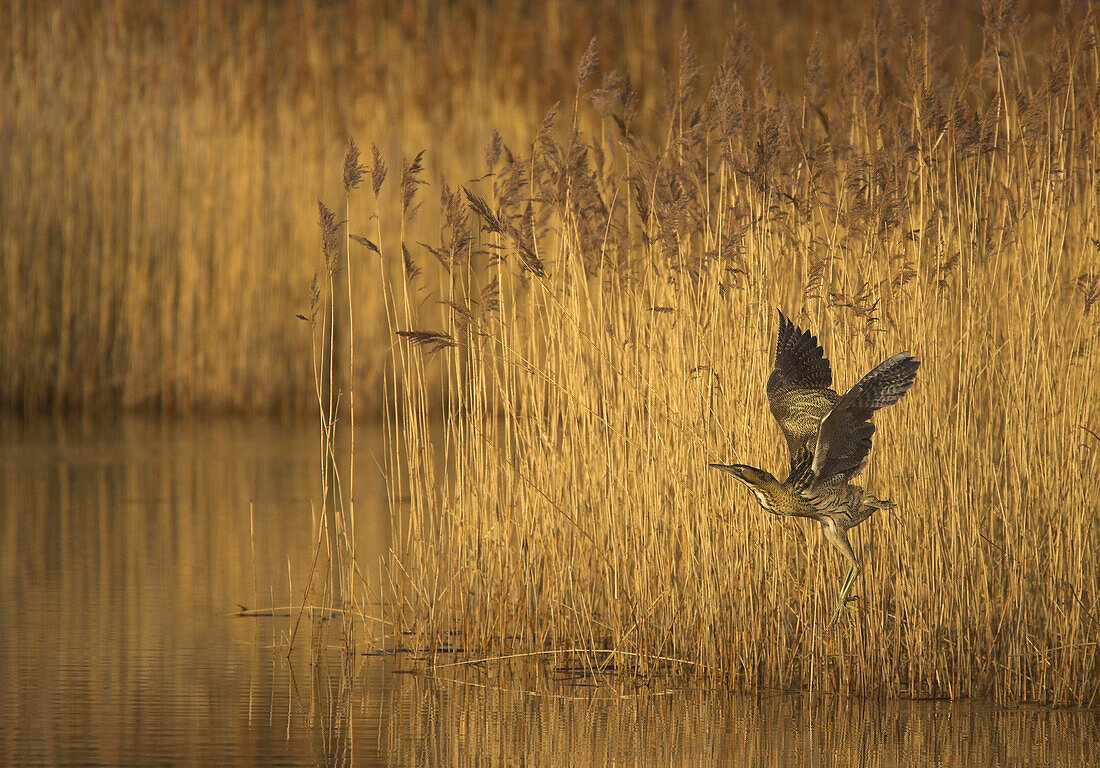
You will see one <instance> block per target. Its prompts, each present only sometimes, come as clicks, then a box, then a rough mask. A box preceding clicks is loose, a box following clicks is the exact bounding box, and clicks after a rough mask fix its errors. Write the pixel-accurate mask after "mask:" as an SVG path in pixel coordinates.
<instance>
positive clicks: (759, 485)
mask: <svg viewBox="0 0 1100 768" xmlns="http://www.w3.org/2000/svg"><path fill="white" fill-rule="evenodd" d="M919 367H920V361H919V360H917V359H916V358H915V357H913V356H912V355H911V354H909V353H908V352H901V353H900V354H897V355H894V356H893V357H891V358H889V359H888V360H885V361H884V362H882V363H879V364H878V365H877V366H875V368H873V369H872V370H871V371H870V373H868V374H867V375H866V376H864V377H863V378H862V379H860V380H859V381H857V382H856V384H855V386H853V387H852V388H851V389H849V390H848V391H847V392H846V393H844V395H843V396H842V395H838V394H837V393H836V392H835V391H833V390H832V389H831V387H832V384H833V373H832V369H831V368H830V366H829V360H828V358H826V357H825V353H824V351H823V350H822V349H821V347H820V345H818V343H817V338H816V337H815V336H812V335H811V334H810V332H809V331H803V330H802V329H801V328H799V327H798V326H796V325H795V324H794V323H792V322H791V321H790V320H788V319H787V318H786V317H784V316H783V312H782V311H780V313H779V338H778V340H777V342H776V346H775V365H774V366H773V370H772V373H771V376H769V377H768V404H769V405H770V406H771V411H772V414H773V415H774V416H775V419H776V421H778V422H779V428H780V429H781V430H782V431H783V435H784V437H786V438H787V448H788V450H789V451H790V455H791V466H790V472H789V473H788V474H787V479H786V480H784V481H783V482H782V483H781V482H779V481H778V480H777V479H776V478H775V477H773V476H772V475H771V474H770V473H768V472H765V471H764V470H762V469H757V468H756V467H750V466H746V465H744V464H711V465H710V466H712V467H714V468H715V469H720V470H722V471H723V472H728V473H729V474H731V475H733V476H734V477H736V478H737V479H738V480H740V481H741V482H742V483H744V484H745V485H747V486H748V487H749V490H750V491H752V492H753V494H754V495H755V496H756V499H757V501H759V502H760V506H762V507H763V508H764V509H765V510H767V511H768V512H771V513H772V514H775V515H789V516H793V517H808V518H812V519H814V520H817V521H818V522H819V523H820V524H821V532H822V533H823V534H824V535H825V540H826V541H828V542H829V543H830V544H832V545H833V546H834V547H836V549H837V551H839V552H840V554H841V555H843V556H844V558H845V559H846V560H847V561H848V563H849V567H848V574H847V576H845V577H844V582H843V584H842V585H841V587H840V600H839V602H838V603H837V606H836V610H835V611H834V612H833V617H832V620H831V621H830V622H829V627H830V628H832V627H833V626H834V625H835V624H836V622H837V620H838V619H839V618H840V615H841V613H842V612H843V610H844V606H845V605H847V604H848V594H849V593H850V592H851V590H852V585H853V584H854V583H855V580H856V577H858V576H859V571H860V565H859V560H857V559H856V556H855V553H854V552H852V545H851V544H850V543H849V542H848V529H850V528H853V527H855V526H857V525H859V524H860V523H862V522H863V521H864V520H866V519H867V518H868V517H870V516H871V513H872V512H874V511H875V510H876V509H888V508H890V507H893V506H894V503H893V502H891V501H884V500H882V499H877V498H875V497H874V496H872V495H871V494H870V493H868V492H867V491H865V490H863V489H862V488H860V487H859V486H857V485H853V484H852V483H850V482H849V481H850V480H851V479H852V478H853V477H855V476H856V475H858V474H859V473H860V471H861V470H862V469H863V465H864V464H865V463H866V462H867V454H868V453H869V452H870V450H871V436H872V435H873V434H874V433H875V425H874V424H872V423H871V416H872V414H874V412H875V411H877V410H878V409H879V408H885V407H886V406H888V405H893V404H894V403H896V402H897V401H898V400H899V399H901V396H902V395H904V394H905V392H906V391H907V390H908V389H909V387H911V386H912V385H913V379H914V378H916V375H917V368H919Z"/></svg>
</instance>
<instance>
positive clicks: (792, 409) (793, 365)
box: [767, 310, 837, 470]
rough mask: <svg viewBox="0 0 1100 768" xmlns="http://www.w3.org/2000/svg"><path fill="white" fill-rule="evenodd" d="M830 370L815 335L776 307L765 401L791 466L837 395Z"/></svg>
mask: <svg viewBox="0 0 1100 768" xmlns="http://www.w3.org/2000/svg"><path fill="white" fill-rule="evenodd" d="M832 383H833V372H832V368H831V367H830V365H829V360H828V358H827V357H825V352H824V350H823V349H822V348H821V345H820V344H818V343H817V337H815V336H814V335H812V334H811V333H810V332H809V331H803V330H802V329H801V328H799V327H798V326H797V325H795V324H794V323H792V322H791V321H790V320H788V319H787V317H786V316H785V315H784V314H783V312H782V310H780V311H779V333H778V335H777V337H776V343H775V364H774V365H773V367H772V372H771V375H770V376H769V377H768V386H767V393H768V405H769V407H770V408H771V412H772V415H773V416H775V420H776V421H777V422H778V423H779V428H780V429H781V430H782V431H783V436H784V437H785V438H786V439H787V449H788V451H789V452H790V456H791V468H792V470H793V468H794V466H795V464H796V463H797V462H798V460H799V454H801V453H802V452H804V451H807V450H809V451H812V450H813V440H814V438H816V435H817V428H818V425H819V424H820V423H821V419H822V417H823V416H824V415H825V414H827V413H828V411H829V408H830V407H832V404H833V402H835V401H836V399H837V395H836V393H835V392H833V391H832V390H831V389H830V387H831V386H832Z"/></svg>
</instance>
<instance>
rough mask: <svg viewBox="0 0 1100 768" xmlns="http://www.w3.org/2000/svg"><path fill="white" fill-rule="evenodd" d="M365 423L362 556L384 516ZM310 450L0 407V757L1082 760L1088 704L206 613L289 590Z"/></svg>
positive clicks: (172, 427)
mask: <svg viewBox="0 0 1100 768" xmlns="http://www.w3.org/2000/svg"><path fill="white" fill-rule="evenodd" d="M360 444H361V445H365V446H367V448H366V449H365V450H363V457H364V458H363V463H362V465H361V467H360V468H359V470H358V472H359V477H360V478H362V480H360V481H358V482H357V485H358V486H359V487H360V488H361V489H363V490H361V492H360V493H361V495H360V498H359V500H358V502H357V504H358V519H359V523H358V525H357V533H358V536H359V541H358V548H359V552H360V553H361V556H362V557H363V558H364V561H365V562H371V561H373V560H374V558H375V557H377V555H378V554H380V553H381V552H383V551H384V550H385V548H386V547H387V546H388V523H387V522H386V518H385V513H384V508H383V494H382V489H381V486H380V484H379V483H378V478H377V474H376V470H374V468H373V467H374V465H373V462H372V461H371V459H370V451H373V452H374V453H376V454H378V453H379V451H380V441H379V437H378V436H377V435H373V434H367V433H365V434H364V436H363V437H362V438H361V440H360ZM315 459H316V449H315V443H314V435H313V427H312V426H311V425H301V426H284V425H279V424H274V423H256V422H240V421H218V422H215V423H199V422H187V423H168V424H165V423H160V422H154V421H142V420H133V419H127V420H123V421H120V422H117V423H116V422H101V423H61V424H57V423H53V422H47V423H37V424H27V423H22V422H11V421H8V422H0V505H2V509H3V512H2V514H0V580H2V581H0V584H2V589H0V681H2V684H0V764H3V765H150V764H164V765H169V764H180V763H188V764H198V765H208V764H226V763H234V764H238V765H246V766H248V765H257V766H258V765H352V764H354V765H368V766H369V765H394V766H396V765H401V766H462V765H471V766H472V765H533V766H541V765H545V766H586V765H612V764H614V765H645V766H650V765H658V766H663V765H692V766H695V765H729V764H736V765H759V766H772V765H774V766H788V765H820V766H830V765H853V766H891V765H903V764H904V765H909V764H915V765H942V766H956V765H958V766H961V765H969V764H972V763H974V762H975V761H980V762H981V764H983V765H1029V766H1063V765H1064V766H1082V765H1088V764H1089V762H1090V761H1091V760H1092V759H1093V750H1094V749H1095V746H1096V744H1097V743H1100V715H1098V714H1097V713H1096V712H1088V711H1068V710H1067V711H1050V710H1041V709H1028V708H1021V709H1015V710H1000V709H991V708H983V707H978V706H967V705H945V704H913V703H907V704H898V703H878V702H865V701H859V700H846V699H840V698H836V697H829V698H821V697H815V698H813V699H810V698H808V697H805V696H770V697H769V696H765V697H759V698H743V697H731V696H729V695H726V694H723V693H717V692H711V691H703V690H690V689H689V690H682V689H681V690H667V691H662V690H660V686H657V687H655V688H650V689H646V690H642V691H638V690H635V689H633V688H631V687H626V686H623V685H621V684H619V685H616V684H607V685H602V686H599V687H593V688H589V687H579V686H571V685H561V684H560V683H556V682H554V681H553V680H552V679H551V676H550V675H547V674H544V672H545V671H546V670H545V669H543V668H539V667H536V668H534V669H528V670H527V671H526V672H525V673H521V672H517V671H516V670H504V669H501V668H494V667H491V666H487V667H444V668H440V669H435V670H429V669H427V668H426V664H425V663H424V662H422V661H417V660H415V659H411V658H409V657H407V656H397V657H385V658H380V657H373V656H357V657H351V658H348V657H345V656H343V655H342V654H340V653H322V654H319V655H317V656H311V655H310V654H309V653H308V652H295V653H294V654H293V655H292V656H291V658H290V659H288V658H286V656H285V654H284V653H282V652H281V651H280V650H278V649H277V648H273V646H278V647H281V646H282V644H283V642H282V638H284V637H285V636H286V635H287V634H288V633H289V631H290V621H291V620H290V619H287V618H281V617H277V618H274V619H272V618H265V619H249V620H240V619H227V618H225V617H224V616H223V615H220V614H222V613H224V612H226V611H233V610H236V609H237V608H238V606H239V605H241V604H243V605H245V606H247V607H267V606H271V605H277V606H282V605H287V604H289V603H291V602H293V601H295V600H300V594H301V588H302V586H303V585H304V583H305V577H306V575H307V573H308V569H309V566H310V563H311V556H312V537H311V530H312V523H311V519H310V515H311V513H310V500H311V499H315V498H316V497H317V495H318V494H317V471H316V467H315V463H314V462H315ZM250 505H251V515H250ZM250 517H251V519H250ZM363 570H364V572H365V573H370V572H371V571H372V570H373V569H371V568H364V569H363ZM540 670H541V672H540ZM669 685H671V681H670V683H669Z"/></svg>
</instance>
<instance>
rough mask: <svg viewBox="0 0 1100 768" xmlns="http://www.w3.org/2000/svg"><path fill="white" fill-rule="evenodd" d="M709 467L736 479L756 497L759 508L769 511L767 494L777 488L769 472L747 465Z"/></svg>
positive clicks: (714, 465) (776, 481)
mask: <svg viewBox="0 0 1100 768" xmlns="http://www.w3.org/2000/svg"><path fill="white" fill-rule="evenodd" d="M711 466H712V467H714V468H715V469H720V470H722V471H723V472H726V473H728V474H730V475H733V476H734V477H736V478H737V479H738V480H740V481H741V482H742V483H744V484H745V485H747V486H748V487H749V490H750V491H752V492H753V495H754V496H756V499H757V501H759V502H760V506H762V507H764V509H771V506H770V505H769V503H768V496H769V495H770V494H769V493H768V492H770V491H771V490H772V489H774V488H777V487H778V486H779V481H778V480H776V479H775V477H773V476H772V474H771V473H770V472H765V471H764V470H762V469H757V468H756V467H750V466H749V465H748V464H711Z"/></svg>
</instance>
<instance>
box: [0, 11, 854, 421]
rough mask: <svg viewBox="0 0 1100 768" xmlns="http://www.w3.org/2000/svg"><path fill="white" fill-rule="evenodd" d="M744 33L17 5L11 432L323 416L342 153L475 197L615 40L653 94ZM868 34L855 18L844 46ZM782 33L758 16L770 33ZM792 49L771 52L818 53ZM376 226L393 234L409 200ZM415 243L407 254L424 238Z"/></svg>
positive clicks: (361, 368) (369, 314)
mask: <svg viewBox="0 0 1100 768" xmlns="http://www.w3.org/2000/svg"><path fill="white" fill-rule="evenodd" d="M828 12H829V9H828V8H827V7H822V8H821V9H818V10H814V11H812V13H811V14H810V17H812V19H818V20H819V22H820V20H821V19H824V18H825V17H826V14H827V13H828ZM728 13H729V9H728V8H727V7H725V6H722V5H720V4H712V3H701V4H699V3H685V4H683V5H678V6H675V7H673V8H671V9H668V8H664V7H663V4H656V3H623V4H617V3H593V4H574V3H557V2H552V3H546V2H536V3H523V4H519V3H511V2H508V3H498V4H480V3H471V2H457V3H436V2H430V1H424V2H409V3H404V2H402V3H398V2H384V3H383V2H379V3H375V2H370V3H323V2H313V1H310V0H303V1H302V2H274V3H252V2H224V3H221V2H219V3H154V2H120V3H98V2H68V0H63V1H61V2H33V3H5V4H3V5H2V6H0V100H2V101H3V104H4V109H3V111H2V113H0V254H2V266H3V269H2V270H0V306H2V307H3V312H0V336H2V338H4V339H5V344H4V345H3V348H2V350H0V407H4V408H5V409H9V410H18V411H34V410H41V409H50V408H63V409H81V410H100V409H110V408H120V407H123V408H130V409H144V410H149V409H163V410H171V411H204V410H205V411H209V410H223V411H225V410H228V411H282V412H298V413H305V412H307V411H308V410H309V407H310V404H311V402H312V391H313V379H312V372H311V370H310V367H309V366H308V365H307V364H305V363H306V361H307V360H308V357H309V345H310V342H309V336H308V334H307V333H304V332H303V331H302V329H301V327H300V326H299V325H298V321H296V320H295V319H294V316H295V314H297V313H301V312H303V311H304V309H303V301H302V296H301V293H302V290H301V286H302V285H303V284H308V282H309V280H310V276H311V274H312V272H313V264H312V263H311V262H309V261H308V260H306V259H303V258H302V254H303V253H307V252H309V251H310V250H312V248H313V244H314V239H315V221H316V213H315V210H314V209H313V201H315V200H317V199H318V198H324V199H337V198H338V197H339V196H340V195H341V194H342V192H341V179H340V176H339V170H340V158H341V154H342V150H343V146H344V143H345V141H346V140H347V138H348V136H349V135H352V134H354V135H358V136H363V137H368V136H369V137H371V140H372V141H373V142H374V143H376V144H378V146H379V148H380V150H381V151H382V152H383V153H384V154H385V155H386V157H387V158H388V159H389V161H390V163H391V165H397V164H398V162H399V159H400V157H401V155H402V153H403V152H409V151H412V148H413V147H415V148H416V149H417V150H419V149H420V148H424V149H427V150H428V153H429V157H431V158H432V161H433V165H432V169H433V170H432V174H433V175H432V177H431V178H429V179H428V180H429V181H430V182H432V183H433V184H435V183H437V182H438V176H436V174H439V173H444V174H446V175H447V176H449V177H450V178H452V179H455V178H457V179H465V178H469V177H470V176H472V175H473V174H474V173H476V172H477V166H478V164H479V159H480V157H481V147H482V145H483V144H484V140H485V137H486V136H488V135H489V134H490V133H491V131H492V130H493V128H497V129H499V130H500V131H501V132H502V134H503V135H505V136H507V137H508V139H509V141H512V142H519V143H521V144H522V143H525V142H527V141H528V140H529V139H530V131H531V130H533V129H534V127H536V126H537V123H538V120H539V119H540V118H541V116H542V114H543V113H544V112H545V111H546V109H548V108H549V107H550V106H551V105H552V104H553V103H554V101H556V100H557V99H558V98H559V94H560V92H561V91H562V90H567V89H568V88H570V87H571V85H570V83H571V81H572V78H573V71H574V68H575V62H576V58H577V57H578V56H580V54H581V53H582V52H583V50H584V46H585V44H586V43H587V41H588V38H589V37H590V36H591V35H592V34H595V32H596V31H597V30H599V31H600V34H601V36H602V39H603V41H604V45H605V46H614V48H615V49H616V50H619V51H621V53H622V57H623V59H624V61H629V63H630V67H631V71H632V73H633V74H634V76H635V77H641V78H649V77H653V76H655V74H656V73H659V72H660V71H661V69H662V68H664V67H670V66H672V65H673V64H674V63H675V52H676V43H677V39H678V38H677V35H667V34H658V32H659V31H660V30H661V29H662V28H663V26H664V25H665V24H668V25H672V27H675V29H676V30H677V34H678V31H679V30H680V29H681V28H683V29H687V30H689V31H690V32H691V33H692V34H693V35H694V37H695V39H696V40H697V42H698V44H700V45H702V49H703V50H704V52H705V53H704V54H703V56H704V61H707V60H709V57H710V54H709V53H706V51H711V50H718V49H719V48H720V39H721V29H722V27H723V25H724V24H725V22H724V18H725V17H726V16H727V15H728ZM857 17H858V13H857V12H856V11H854V10H853V11H843V9H842V11H841V13H840V15H839V16H838V17H837V19H838V20H834V21H833V22H831V23H832V24H834V25H835V24H839V23H840V20H843V21H844V22H845V23H849V24H850V23H852V20H853V19H854V18H857ZM780 18H781V12H780V11H779V10H778V9H775V10H772V9H769V8H768V7H767V6H766V5H765V6H762V8H761V9H760V11H759V12H758V13H757V14H755V15H754V17H753V23H755V24H759V25H762V26H765V27H766V26H767V25H769V24H771V25H772V26H774V27H778V25H779V20H780ZM818 26H820V23H819V24H818ZM786 29H787V30H788V32H787V35H786V37H785V39H784V40H777V41H776V43H775V44H776V45H787V46H789V47H790V46H798V45H804V44H805V45H808V41H801V40H800V39H799V38H798V37H797V35H796V34H795V33H796V32H797V29H796V28H794V27H787V28H786ZM577 30H586V32H585V33H584V34H581V35H578V34H577ZM793 61H794V63H795V64H796V65H799V62H800V61H801V57H800V56H799V57H795V58H794V60H793ZM535 72H537V73H538V77H534V76H531V74H530V73H535ZM383 204H384V208H385V209H386V210H387V211H397V210H399V201H398V200H397V199H396V197H393V198H385V199H384V200H383ZM390 217H391V219H395V218H396V214H395V213H394V214H391V216H390ZM421 221H422V222H423V223H420V222H418V223H416V224H414V226H415V227H417V229H416V230H415V231H414V232H412V233H410V234H411V235H412V237H411V238H410V242H411V243H412V247H413V248H414V249H415V248H416V246H415V243H416V242H417V241H426V240H429V239H430V237H431V229H432V227H430V226H429V222H430V221H431V219H430V218H429V217H426V216H425V217H422V219H421ZM396 276H397V274H396V273H394V275H393V277H394V278H396ZM356 300H357V303H358V304H360V305H361V306H367V307H372V308H373V310H365V311H363V312H362V313H361V316H360V321H361V322H360V323H359V324H358V325H357V328H356V335H357V337H358V342H359V343H358V347H359V348H360V349H361V350H364V354H362V355H360V356H359V358H358V360H357V362H356V366H357V375H358V377H359V381H360V382H362V387H361V393H362V398H361V399H362V402H361V403H358V404H357V405H359V406H360V409H361V411H362V412H363V413H364V414H369V413H374V414H376V415H377V413H378V410H379V407H380V393H381V386H380V382H381V378H382V367H383V364H384V361H385V349H386V346H387V339H388V337H389V332H388V329H387V324H386V319H385V315H384V313H383V312H382V301H381V296H380V289H379V287H378V285H377V283H375V282H364V283H363V284H361V285H360V286H359V288H358V293H357V295H356ZM371 350H376V351H374V352H373V353H371V352H370V351H371Z"/></svg>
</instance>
